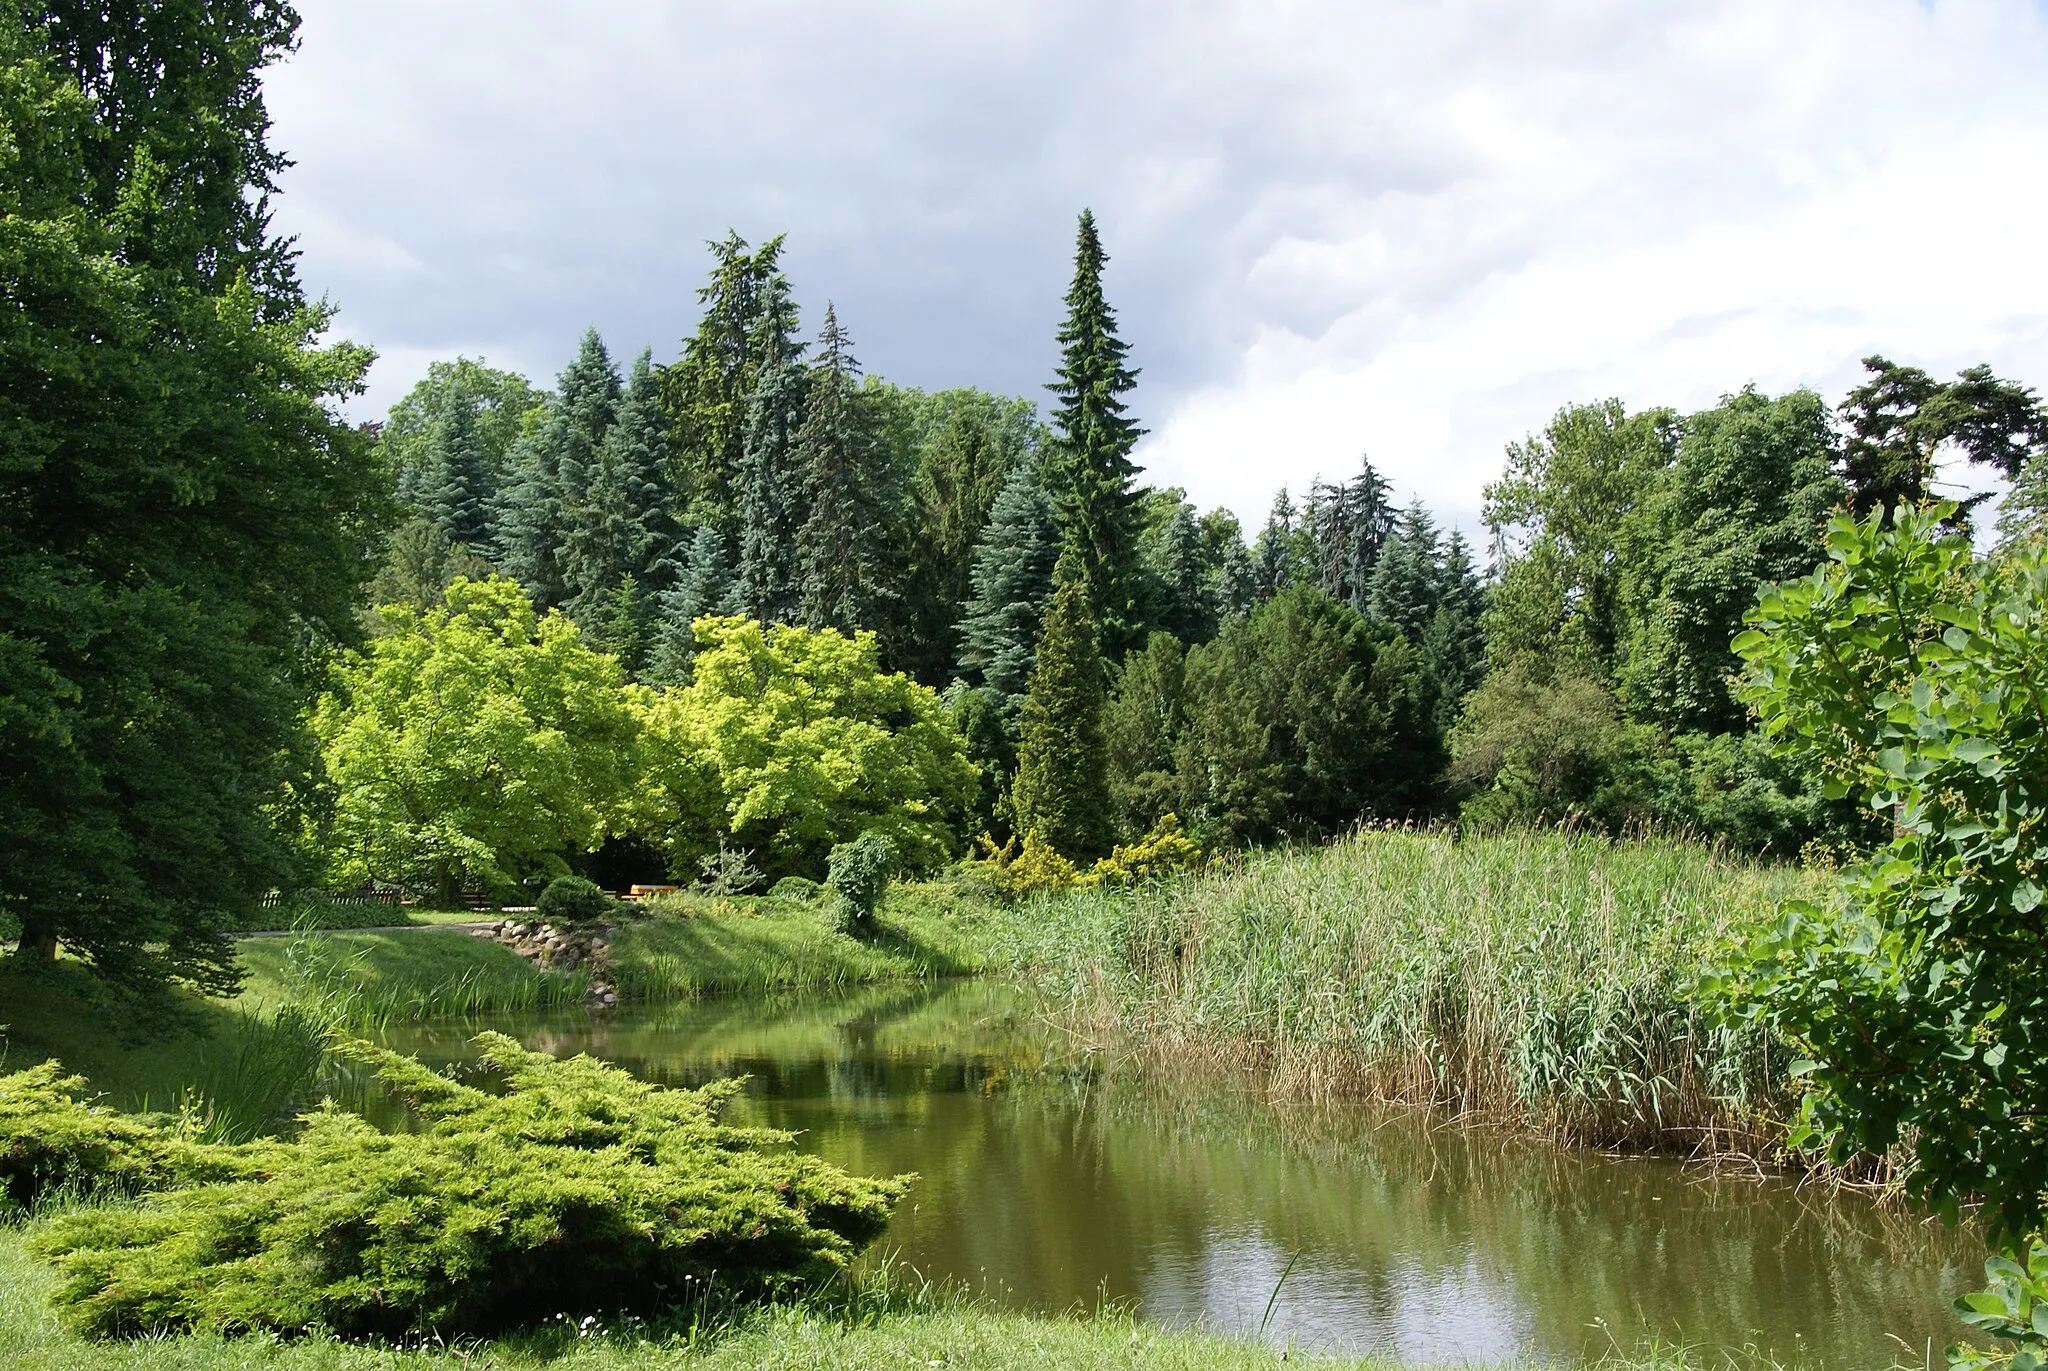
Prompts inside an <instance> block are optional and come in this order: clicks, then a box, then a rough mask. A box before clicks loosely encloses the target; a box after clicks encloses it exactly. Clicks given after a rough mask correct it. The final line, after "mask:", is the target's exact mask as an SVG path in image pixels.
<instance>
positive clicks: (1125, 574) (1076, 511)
mask: <svg viewBox="0 0 2048 1371" xmlns="http://www.w3.org/2000/svg"><path fill="white" fill-rule="evenodd" d="M1108 260H1109V257H1108V255H1107V254H1106V253H1104V252H1103V250H1102V240H1101V238H1100V237H1098V236H1097V235H1096V232H1095V216H1094V214H1092V213H1090V212H1089V211H1087V210H1083V211H1081V227H1080V234H1079V241H1078V242H1077V243H1076V245H1075V248H1074V282H1073V284H1072V285H1071V286H1069V287H1068V289H1067V319H1066V322H1065V323H1064V324H1062V325H1061V326H1060V331H1059V344H1060V367H1059V379H1058V380H1056V381H1054V382H1053V383H1052V384H1051V385H1050V386H1048V387H1047V389H1049V390H1050V391H1052V393H1053V394H1054V395H1056V396H1057V397H1059V403H1058V404H1057V405H1056V406H1055V407H1054V409H1053V412H1052V430H1053V436H1054V453H1053V461H1052V463H1051V465H1050V466H1049V468H1048V470H1047V474H1046V488H1047V490H1048V491H1050V492H1051V494H1052V497H1053V502H1054V505H1055V506H1056V507H1057V508H1058V510H1059V512H1060V526H1061V532H1062V536H1063V541H1064V543H1065V545H1066V546H1067V547H1069V548H1072V549H1073V551H1074V553H1075V554H1076V556H1078V558H1079V559H1080V568H1081V574H1082V576H1083V577H1084V578H1085V579H1086V581H1087V584H1088V598H1089V603H1090V604H1091V605H1092V606H1094V611H1095V614H1096V617H1097V621H1098V623H1099V626H1100V628H1101V632H1102V641H1103V646H1104V648H1105V650H1106V651H1107V652H1108V653H1109V655H1110V656H1111V657H1112V658H1121V657H1122V656H1123V654H1124V653H1125V652H1126V651H1127V650H1129V649H1130V648H1132V647H1134V646H1136V645H1137V643H1138V642H1139V640H1140V638H1141V636H1142V634H1143V633H1144V631H1145V599H1146V594H1145V577H1144V572H1143V569H1142V568H1141V567H1140V565H1139V563H1138V539H1139V537H1140V536H1141V535H1142V534H1143V532H1144V528H1145V514H1144V505H1143V501H1142V499H1141V497H1140V495H1139V493H1138V489H1137V484H1136V481H1137V470H1138V468H1137V464H1136V463H1134V462H1132V461H1131V449H1132V448H1134V447H1135V446H1137V442H1138V439H1139V438H1140V437H1141V436H1142V435H1143V434H1144V430H1143V429H1141V428H1139V427H1138V426H1137V424H1136V423H1135V422H1134V421H1133V420H1132V419H1131V417H1130V416H1129V415H1128V414H1127V413H1125V409H1124V402H1123V397H1124V396H1125V395H1127V394H1129V393H1130V392H1131V391H1132V390H1133V389H1135V388H1136V386H1137V384H1138V373H1137V371H1136V369H1134V368H1132V367H1129V366H1127V365H1125V361H1124V359H1125V357H1126V355H1127V354H1128V353H1129V351H1130V345H1129V344H1127V343H1125V342H1124V341H1123V339H1121V338H1119V337H1118V336H1117V331H1116V312H1115V311H1114V310H1112V309H1111V308H1110V305H1109V301H1108V300H1107V299H1106V298H1105V297H1104V295H1103V293H1102V268H1103V265H1104V264H1105V263H1107V262H1108Z"/></svg>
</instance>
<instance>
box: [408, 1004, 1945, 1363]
mask: <svg viewBox="0 0 2048 1371" xmlns="http://www.w3.org/2000/svg"><path fill="white" fill-rule="evenodd" d="M487 1026H492V1027H498V1028H500V1029H502V1030H503V1031H507V1032H510V1033H512V1034H513V1035H514V1036H516V1037H518V1038H520V1039H521V1040H522V1041H524V1042H525V1043H526V1044H527V1045H528V1046H529V1047H531V1048H535V1049H539V1050H544V1051H548V1052H553V1053H568V1052H577V1051H582V1052H589V1053H591V1054H593V1055H595V1056H598V1057H603V1058H606V1059H608V1060H610V1061H614V1062H617V1063H618V1064H619V1065H621V1066H623V1067H626V1068H627V1069H629V1070H631V1071H632V1072H633V1073H634V1074H635V1075H638V1076H640V1077H642V1078H644V1079H647V1080H652V1081H660V1082H663V1083H665V1084H673V1085H697V1084H701V1083H703V1082H704V1081H707V1080H711V1079H715V1078H718V1077H721V1076H730V1075H740V1074H744V1075H747V1076H749V1077H750V1078H751V1080H750V1084H749V1086H748V1089H747V1092H746V1094H745V1095H744V1096H742V1097H741V1098H739V1099H738V1100H736V1101H735V1102H734V1104H733V1106H732V1107H731V1110H730V1112H729V1113H728V1115H727V1118H728V1120H729V1121H730V1122H734V1123H744V1124H755V1125H769V1126H773V1127H777V1128H785V1129H792V1130H798V1131H800V1133H801V1137H800V1139H799V1143H798V1145H799V1146H801V1147H804V1148H806V1149H809V1150H812V1151H815V1152H817V1153H818V1154H820V1155H822V1156H824V1157H826V1158H828V1159H829V1160H831V1161H833V1162H836V1163H838V1164H839V1165H841V1166H845V1167H847V1168H850V1169H852V1170H856V1171H862V1172H867V1173H870V1174H883V1173H896V1172H903V1171H915V1172H917V1173H919V1176H920V1177H921V1179H920V1180H919V1182H918V1184H917V1185H916V1187H915V1188H914V1189H913V1191H912V1192H911V1195H910V1197H909V1198H908V1199H906V1200H905V1201H904V1203H903V1205H902V1207H901V1209H900V1210H899V1211H898V1213H897V1215H896V1217H895V1219H894V1221H893V1222H892V1224H891V1226H890V1228H889V1232H888V1235H887V1236H886V1237H885V1238H884V1239H883V1241H882V1243H881V1244H880V1250H882V1251H886V1252H888V1253H890V1254H891V1255H893V1257H894V1258H895V1259H896V1260H898V1261H900V1262H901V1263H903V1264H905V1265H907V1266H909V1267H911V1268H914V1269H915V1270H916V1271H918V1272H920V1273H922V1274H923V1275H925V1276H926V1277H929V1278H931V1279H934V1280H945V1281H952V1282H958V1283H960V1284H962V1285H964V1286H966V1287H968V1288H970V1289H972V1290H976V1291H981V1292H985V1293H987V1294H988V1295H990V1296H992V1297H994V1298H996V1299H998V1300H1000V1301H1002V1302H1004V1303H1006V1304H1010V1305H1013V1306H1017V1307H1021V1308H1027V1309H1034V1310H1044V1311H1058V1310H1063V1309H1072V1308H1074V1307H1077V1306H1080V1307H1093V1306H1094V1305H1095V1304H1096V1303H1097V1302H1098V1301H1100V1300H1104V1299H1107V1300H1111V1301H1123V1302H1127V1303H1128V1304H1130V1305H1132V1306H1134V1307H1135V1308H1136V1309H1138V1310H1139V1311H1140V1312H1141V1313H1143V1314H1144V1315H1145V1316H1146V1317H1148V1318H1151V1319H1154V1320H1157V1321H1160V1322H1163V1323H1172V1324H1200V1325H1203V1326H1207V1327H1210V1328H1215V1329H1223V1330H1229V1331H1233V1332H1239V1333H1247V1334H1252V1335H1255V1336H1263V1337H1264V1338H1266V1339H1267V1340H1269V1341H1271V1342H1274V1343H1279V1344H1289V1343H1291V1344H1292V1345H1294V1346H1297V1347H1305V1348H1313V1349H1317V1350H1322V1351H1343V1352H1359V1353H1364V1352H1378V1353H1389V1354H1394V1355H1398V1356H1400V1357H1402V1358H1404V1359H1409V1360H1413V1361H1418V1362H1478V1363H1488V1362H1499V1361H1504V1360H1509V1359H1523V1358H1526V1359H1536V1360H1545V1361H1569V1360H1577V1359H1581V1358H1585V1357H1589V1356H1598V1355H1600V1354H1601V1353H1603V1352H1607V1351H1611V1350H1614V1349H1616V1348H1617V1347H1618V1348H1620V1349H1622V1350H1636V1349H1638V1348H1640V1346H1641V1345H1642V1344H1643V1343H1644V1342H1645V1341H1646V1340H1648V1339H1651V1338H1655V1339H1659V1340H1662V1341H1663V1342H1665V1343H1667V1344H1669V1343H1671V1342H1678V1341H1682V1342H1684V1343H1686V1344H1688V1345H1695V1346H1708V1347H1714V1348H1725V1349H1729V1350H1731V1351H1736V1352H1741V1351H1743V1350H1744V1349H1748V1350H1749V1351H1753V1352H1758V1353H1762V1354H1764V1355H1766V1356H1768V1357H1771V1358H1774V1359H1777V1360H1781V1361H1786V1362H1797V1363H1799V1364H1802V1365H1805V1366H1810V1367H1822V1366H1825V1367H1873V1366H1890V1365H1893V1364H1895V1363H1900V1362H1903V1363H1905V1364H1908V1365H1913V1366H1918V1365H1920V1364H1921V1363H1922V1359H1923V1357H1925V1356H1926V1355H1927V1349H1928V1347H1929V1345H1930V1343H1931V1345H1932V1348H1933V1357H1934V1364H1937V1365H1938V1364H1939V1359H1940V1356H1941V1349H1942V1347H1943V1345H1944V1344H1945V1343H1947V1342H1949V1341H1952V1340H1953V1339H1954V1337H1955V1334H1956V1332H1957V1331H1958V1329H1957V1325H1956V1324H1955V1323H1954V1321H1953V1319H1952V1317H1951V1315H1950V1314H1949V1312H1948V1310H1949V1305H1950V1302H1951V1301H1953V1300H1954V1299H1955V1297H1956V1296H1957V1295H1958V1294H1960V1293H1961V1292H1962V1291H1963V1290H1965V1289H1967V1288H1969V1287H1970V1286H1972V1285H1973V1284H1974V1283H1975V1282H1974V1281H1973V1279H1972V1277H1973V1276H1976V1275H1977V1273H1979V1272H1980V1270H1981V1262H1982V1250H1981V1248H1980V1247H1978V1248H1973V1247H1972V1245H1971V1243H1970V1242H1968V1241H1967V1240H1966V1239H1963V1238H1961V1237H1959V1236H1958V1235H1956V1234H1953V1233H1950V1232H1947V1231H1944V1230H1942V1229H1940V1228H1938V1227H1934V1226H1931V1225H1928V1224H1925V1223H1922V1222H1919V1221H1917V1220H1914V1219H1912V1218H1909V1217H1907V1216H1904V1215H1900V1214H1897V1213H1893V1212H1889V1211H1886V1210H1882V1209H1879V1208H1877V1207H1876V1206H1873V1205H1871V1204H1869V1203H1867V1202H1864V1201H1863V1200H1861V1199H1859V1198H1857V1197H1853V1196H1850V1197H1837V1196H1826V1195H1822V1194H1821V1193H1819V1192H1818V1191H1815V1190H1811V1189H1809V1190H1804V1191H1802V1190H1800V1189H1799V1188H1798V1187H1796V1186H1794V1185H1793V1184H1791V1183H1790V1182H1789V1181H1786V1180H1783V1179H1777V1178H1773V1179H1767V1180H1762V1181H1759V1180H1758V1179H1756V1178H1754V1177H1748V1178H1738V1177H1725V1176H1724V1177H1713V1176H1708V1175H1704V1174H1701V1173H1698V1172H1696V1171H1689V1170H1685V1169H1682V1168H1680V1167H1679V1166H1677V1165H1676V1164H1674V1163H1672V1162H1668V1161H1650V1160H1640V1159H1619V1158H1613V1157H1607V1156H1602V1155H1598V1154H1593V1153H1584V1152H1560V1151H1558V1150H1556V1149H1553V1148H1546V1147H1542V1146H1537V1145H1533V1144H1530V1143H1528V1142H1526V1141H1518V1140H1515V1139H1512V1138H1509V1137H1506V1136H1503V1135H1501V1134H1499V1133H1496V1132H1492V1131H1485V1130H1478V1131H1474V1130H1462V1129H1452V1128H1446V1127H1443V1126H1442V1125H1441V1123H1440V1122H1439V1123H1438V1124H1437V1125H1435V1126H1432V1124H1431V1123H1430V1121H1429V1120H1428V1119H1426V1118H1425V1117H1423V1116H1422V1115H1420V1114H1417V1113H1412V1112H1386V1111H1375V1110H1369V1109H1363V1108H1308V1107H1278V1108H1276V1107H1274V1106H1272V1105H1271V1104H1269V1103H1268V1102H1267V1101H1266V1100H1265V1099H1264V1098H1263V1097H1262V1096H1257V1095H1255V1094H1253V1093H1251V1092H1249V1091H1247V1090H1244V1089H1242V1088H1235V1087H1232V1086H1229V1085H1226V1084H1217V1083H1213V1082H1212V1083H1208V1084H1205V1085H1193V1084H1188V1083H1178V1084H1175V1085H1173V1086H1171V1087H1168V1086H1165V1085H1161V1084H1158V1083H1156V1082H1155V1083H1152V1084H1149V1085H1148V1084H1145V1083H1142V1082H1138V1081H1134V1080H1130V1079H1127V1078H1126V1074H1125V1073H1122V1072H1119V1071H1117V1070H1115V1069H1113V1068H1110V1067H1108V1066H1106V1065H1105V1064H1104V1058H1103V1056H1102V1054H1097V1053H1092V1052H1090V1051H1088V1050H1087V1049H1085V1048H1084V1047H1081V1046H1079V1045H1077V1044H1076V1043H1074V1042H1073V1041H1072V1040H1071V1039H1069V1038H1068V1037H1067V1036H1066V1035H1064V1034H1062V1033H1061V1032H1060V1031H1059V1030H1057V1029H1056V1028H1054V1027H1053V1026H1051V1025H1050V1024H1047V1023H1046V1022H1044V1021H1043V1020H1042V1019H1041V1018H1039V1017H1038V1016H1037V1015H1036V1014H1034V1013H1033V1012H1032V1010H1031V1008H1030V1006H1029V1004H1028V1002H1027V1001H1025V1000H1024V999H1022V998H1021V997H1020V996H1019V995H1018V994H1017V993H1016V992H1014V991H1011V990H1009V989H1007V988H1005V987H1003V986H1001V985H998V984H992V983H988V982H959V983H952V984H944V985H937V986H932V985H924V986H913V987H890V988H885V989H871V990H867V991H864V992H861V993H857V994H844V995H830V996H816V995H813V996H802V997H790V998H763V997H749V998H746V999H733V1000H712V1001H702V1002H698V1003H695V1004H683V1005H667V1006H650V1007H636V1006H627V1007H622V1008H620V1009H618V1010H616V1011H613V1012H611V1013H608V1014H606V1015H604V1016H602V1017H594V1016H588V1015H585V1014H582V1013H575V1014H569V1015H561V1014H555V1015H546V1016H533V1017H529V1018H526V1019H522V1020H520V1021H519V1022H517V1023H516V1024H506V1023H498V1024H491V1025H487ZM473 1031H474V1027H473V1026H472V1027H467V1028H454V1027H450V1026H445V1025H436V1026H429V1027H415V1028H409V1029H403V1030H394V1031H393V1032H392V1033H391V1034H390V1035H389V1040H390V1041H391V1043H392V1045H393V1046H396V1047H401V1048H403V1049H405V1050H408V1051H416V1052H418V1053H419V1054H420V1055H421V1056H422V1057H423V1058H425V1059H427V1060H429V1061H441V1062H445V1061H450V1060H454V1059H457V1058H460V1057H463V1056H464V1055H466V1047H465V1043H466V1039H467V1036H468V1034H469V1033H470V1032H473ZM1283 1277H1284V1279H1283ZM1276 1290H1277V1294H1276V1293H1275V1292H1276Z"/></svg>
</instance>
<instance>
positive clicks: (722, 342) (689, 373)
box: [662, 230, 797, 539]
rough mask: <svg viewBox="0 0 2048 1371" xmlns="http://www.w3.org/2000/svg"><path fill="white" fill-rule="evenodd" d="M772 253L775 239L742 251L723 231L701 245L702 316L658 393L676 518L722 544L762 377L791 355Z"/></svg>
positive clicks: (777, 247)
mask: <svg viewBox="0 0 2048 1371" xmlns="http://www.w3.org/2000/svg"><path fill="white" fill-rule="evenodd" d="M782 245H783V236H782V235H781V234H777V235H776V236H775V237H773V238H770V239H769V240H768V241H767V242H765V243H763V244H761V246H760V247H759V248H758V249H756V250H754V251H753V252H749V251H747V240H746V239H744V238H742V237H740V236H739V234H737V233H735V232H732V231H731V230H728V231H727V232H726V235H725V237H724V238H722V239H719V240H717V241H715V242H710V243H707V244H706V245H705V246H706V247H708V248H710V249H711V255H712V258H713V259H714V265H713V267H712V271H711V279H710V281H709V282H707V283H706V284H705V285H703V286H702V287H700V288H699V289H698V291H697V300H698V302H699V303H700V304H702V305H703V306H704V314H703V317H702V318H701V319H700V320H699V321H698V324H697V329H696V332H695V333H693V334H692V335H691V336H690V337H689V338H687V339H685V340H684V342H683V355H682V357H681V358H679V359H678V360H677V361H676V363H675V365H674V366H672V367H670V368H668V371H667V374H666V377H665V380H664V384H663V388H662V404H663V407H664V408H665V409H666V411H667V413H668V417H669V422H670V425H671V428H672V433H673V438H674V443H675V452H676V460H677V465H678V467H679V471H678V484H679V486H680V488H681V493H682V497H683V500H684V502H685V507H686V517H687V518H688V519H689V520H690V522H692V523H693V524H703V523H711V524H715V525H716V526H717V527H718V529H719V531H720V532H721V533H723V534H725V535H726V536H727V538H728V539H737V537H738V535H739V527H738V525H739V507H738V506H739V501H738V495H737V490H738V485H739V478H740V465H741V463H742V461H743V460H744V459H745V457H746V447H747V425H748V420H749V417H750V415H751V412H752V408H753V401H754V393H755V390H756V389H757V388H758V387H759V385H760V383H761V375H762V372H763V371H764V370H765V369H766V368H768V367H771V366H775V365H779V364H780V363H782V362H784V361H787V360H789V359H790V358H791V357H793V356H794V355H795V353H796V351H797V349H796V348H795V346H794V343H793V340H794V338H795V335H796V327H797V323H796V305H795V303H794V301H793V300H792V299H791V298H790V285H789V279H788V278H787V277H786V276H784V275H783V272H782V266H781V260H782Z"/></svg>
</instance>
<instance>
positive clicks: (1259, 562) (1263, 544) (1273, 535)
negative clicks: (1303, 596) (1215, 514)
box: [1252, 486, 1300, 604]
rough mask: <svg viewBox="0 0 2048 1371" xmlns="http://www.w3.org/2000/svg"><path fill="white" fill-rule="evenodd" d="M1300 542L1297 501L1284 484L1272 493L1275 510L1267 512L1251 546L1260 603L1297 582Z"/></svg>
mask: <svg viewBox="0 0 2048 1371" xmlns="http://www.w3.org/2000/svg"><path fill="white" fill-rule="evenodd" d="M1299 542H1300V536H1299V530H1298V529H1296V527H1295V524H1294V501H1293V500H1292V499H1290V498H1289V497H1288V494H1287V488H1286V487H1285V486H1283V487H1281V489H1280V493H1279V494H1278V495H1275V496H1274V497H1273V510H1272V512H1271V513H1270V514H1268V515H1267V516H1266V526H1265V527H1264V528H1262V529H1260V530H1259V540H1258V542H1257V543H1256V544H1255V545H1254V546H1253V548H1252V564H1253V574H1254V576H1255V577H1256V583H1257V599H1258V603H1259V604H1264V603H1265V602H1266V601H1268V600H1270V599H1272V598H1273V597H1274V596H1275V595H1278V594H1279V593H1280V592H1281V591H1283V590H1285V589H1286V588H1287V587H1288V586H1290V585H1293V584H1294V581H1295V578H1296V576H1297V575H1298V574H1299V572H1300V556H1299V548H1298V544H1299Z"/></svg>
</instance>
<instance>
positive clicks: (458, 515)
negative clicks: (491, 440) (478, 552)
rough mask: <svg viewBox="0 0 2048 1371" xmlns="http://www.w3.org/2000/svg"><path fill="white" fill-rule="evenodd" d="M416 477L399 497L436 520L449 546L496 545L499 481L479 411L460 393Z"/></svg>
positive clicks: (437, 428) (431, 441)
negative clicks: (494, 529)
mask: <svg viewBox="0 0 2048 1371" xmlns="http://www.w3.org/2000/svg"><path fill="white" fill-rule="evenodd" d="M411 474H412V476H413V480H412V481H411V482H410V483H409V487H410V488H409V489H408V488H405V487H401V489H400V492H399V493H400V496H401V498H404V499H405V500H406V502H407V503H408V504H410V505H411V506H412V507H413V508H414V509H415V510H417V511H418V512H419V514H420V516H421V517H422V518H425V519H428V520H430V521H432V522H433V524H434V525H435V526H436V527H437V528H439V529H440V530H441V532H442V533H443V534H444V535H446V537H447V539H448V541H449V542H450V543H454V544H459V545H460V546H463V547H470V548H488V547H490V546H491V542H492V525H493V514H494V512H495V509H496V497H497V490H496V483H495V482H494V481H493V479H492V476H491V468H490V456H489V454H488V452H487V451H486V450H485V448H484V438H483V434H482V433H481V432H480V431H479V429H478V426H477V421H476V410H475V409H474V407H472V406H471V405H470V403H469V401H468V398H467V397H466V396H464V395H462V394H461V393H460V392H457V393H456V394H454V395H452V396H451V397H450V400H449V404H448V407H447V409H446V410H445V412H444V413H443V414H442V415H441V418H440V421H439V422H438V423H436V424H435V425H434V429H433V432H432V434H431V435H430V436H429V438H428V441H427V444H426V448H425V451H424V452H423V453H422V461H421V464H420V466H419V467H418V468H416V469H415V470H414V471H413V472H412V473H411Z"/></svg>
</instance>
